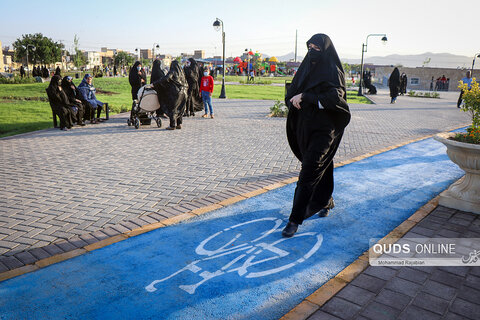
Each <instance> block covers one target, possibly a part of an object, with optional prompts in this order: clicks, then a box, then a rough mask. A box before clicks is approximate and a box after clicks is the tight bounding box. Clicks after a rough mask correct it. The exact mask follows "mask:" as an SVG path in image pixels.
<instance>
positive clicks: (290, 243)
mask: <svg viewBox="0 0 480 320" xmlns="http://www.w3.org/2000/svg"><path fill="white" fill-rule="evenodd" d="M439 173H441V174H439ZM462 175H463V171H462V170H460V169H459V168H458V167H457V166H456V165H455V164H454V163H453V162H451V161H450V160H449V159H448V156H447V155H446V154H445V148H444V146H443V145H441V144H440V143H438V142H437V141H434V140H433V139H432V138H430V139H424V140H421V141H418V142H415V143H411V144H407V145H405V146H403V147H400V148H396V149H393V150H390V151H388V152H384V153H380V154H377V155H374V156H372V157H368V158H365V159H363V160H361V161H357V162H354V163H350V164H347V165H344V166H340V167H337V168H336V169H335V176H336V179H337V184H336V190H335V193H334V197H335V199H336V200H337V206H336V207H335V208H334V209H333V210H332V212H331V214H330V215H329V216H328V217H327V218H318V217H312V218H311V219H308V220H307V221H305V223H304V224H302V226H301V227H300V228H299V232H298V233H297V234H296V235H295V236H294V237H292V238H282V237H281V230H282V228H283V227H284V226H285V224H286V222H287V220H288V216H289V212H290V209H291V205H292V197H293V193H294V189H295V184H294V183H290V184H287V185H283V186H281V187H279V188H277V189H275V190H272V191H269V192H264V193H263V194H260V195H258V196H255V197H252V198H249V199H246V200H244V201H241V202H238V203H236V204H234V205H229V206H225V207H223V208H219V209H218V210H215V211H212V212H209V213H206V214H202V215H200V216H197V217H192V219H189V220H187V221H184V222H183V223H179V224H176V225H173V226H170V227H167V228H159V229H157V230H154V231H152V232H149V233H147V234H144V235H142V236H138V237H130V238H123V241H121V242H118V243H115V244H112V245H110V246H108V247H106V248H103V249H99V250H93V251H92V250H89V249H88V248H85V250H83V251H82V253H83V254H82V255H80V256H78V257H77V258H75V259H70V260H68V261H64V262H62V263H58V264H54V265H51V266H48V267H46V268H42V269H41V270H37V271H35V272H32V273H28V274H25V275H23V276H19V277H16V278H14V279H10V280H7V281H5V282H1V283H0V295H1V296H3V297H4V299H0V310H3V312H2V311H0V318H2V319H3V318H5V319H19V318H20V319H21V318H24V317H25V315H29V316H30V317H33V318H44V319H55V318H75V319H76V318H89V319H95V318H100V317H101V318H111V319H117V318H122V317H128V318H131V317H135V318H138V319H154V318H162V319H272V320H273V319H278V318H279V317H281V316H282V315H283V314H285V313H286V312H287V311H288V310H289V309H291V308H292V307H294V306H295V305H296V304H297V303H298V302H299V301H301V300H302V299H303V298H304V297H306V296H307V295H309V294H310V293H311V292H312V291H314V290H316V289H317V288H318V287H319V286H321V285H322V284H324V283H326V282H327V281H329V280H330V279H331V278H332V277H333V276H335V275H337V274H338V273H339V272H340V271H342V269H344V268H345V267H346V266H347V265H349V264H350V263H351V261H352V260H355V258H356V257H358V256H359V255H362V253H363V252H364V251H365V250H367V249H368V247H369V240H370V239H371V238H381V237H383V236H384V235H385V234H387V233H389V232H390V231H391V230H392V229H394V228H396V227H397V226H398V225H399V224H401V223H402V222H403V221H404V220H405V219H407V218H408V217H409V216H410V215H411V214H412V213H413V212H415V211H416V210H417V209H418V208H419V207H420V206H422V205H423V204H424V203H425V202H427V201H429V200H430V199H431V198H433V197H434V196H435V195H437V194H438V193H439V192H441V191H442V190H443V189H445V188H446V187H447V186H448V185H450V184H451V183H452V182H453V181H456V180H457V179H458V178H460V177H461V176H462ZM460 218H461V216H458V215H457V217H456V219H457V220H459V219H460ZM465 222H471V220H468V221H465ZM451 223H454V220H453V219H452V221H451ZM458 223H460V221H457V224H458ZM402 224H403V223H402ZM462 225H465V223H463V224H462ZM417 232H422V229H421V228H419V230H417ZM422 234H426V233H425V231H423V233H422ZM444 235H445V234H444ZM417 237H418V236H417ZM36 265H37V266H40V267H41V266H42V264H40V263H39V264H36ZM435 279H437V278H435ZM357 281H359V280H355V281H354V282H353V283H355V284H356V285H357V286H360V285H361V284H362V283H365V285H366V286H367V287H366V288H367V289H371V288H372V287H370V286H373V284H372V281H370V280H369V279H366V280H364V281H363V282H361V284H357ZM368 285H370V286H368ZM375 288H376V287H375ZM389 288H390V287H389ZM394 288H396V287H394ZM371 290H372V289H371ZM399 290H400V289H399ZM159 301H161V303H158V302H159ZM332 301H336V300H332ZM331 309H332V310H333V311H334V312H346V310H345V308H344V306H343V305H338V306H337V305H333V306H331ZM380 319H381V318H380Z"/></svg>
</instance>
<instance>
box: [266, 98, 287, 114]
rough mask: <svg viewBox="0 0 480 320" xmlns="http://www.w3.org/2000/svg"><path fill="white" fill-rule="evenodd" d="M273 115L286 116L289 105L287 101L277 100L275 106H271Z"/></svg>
mask: <svg viewBox="0 0 480 320" xmlns="http://www.w3.org/2000/svg"><path fill="white" fill-rule="evenodd" d="M270 112H271V116H272V117H286V116H287V115H288V107H287V106H286V105H285V103H283V102H281V101H280V100H277V101H276V102H275V104H274V105H273V107H271V108H270Z"/></svg>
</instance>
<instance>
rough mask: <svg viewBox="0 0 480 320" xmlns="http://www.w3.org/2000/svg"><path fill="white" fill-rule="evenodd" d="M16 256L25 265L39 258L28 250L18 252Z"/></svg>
mask: <svg viewBox="0 0 480 320" xmlns="http://www.w3.org/2000/svg"><path fill="white" fill-rule="evenodd" d="M15 258H17V259H18V260H20V261H21V262H22V263H23V264H25V265H27V264H31V263H34V262H35V261H37V258H35V257H34V256H33V255H32V254H31V253H29V252H27V251H24V252H20V253H17V254H16V255H15Z"/></svg>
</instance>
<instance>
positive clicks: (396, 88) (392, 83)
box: [388, 67, 400, 103]
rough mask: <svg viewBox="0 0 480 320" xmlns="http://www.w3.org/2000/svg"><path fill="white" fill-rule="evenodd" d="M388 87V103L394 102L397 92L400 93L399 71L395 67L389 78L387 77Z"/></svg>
mask: <svg viewBox="0 0 480 320" xmlns="http://www.w3.org/2000/svg"><path fill="white" fill-rule="evenodd" d="M388 87H389V88H390V97H391V98H392V99H391V100H390V103H395V100H397V97H398V94H399V93H400V71H398V68H397V67H395V69H393V71H392V74H391V75H390V78H389V79H388Z"/></svg>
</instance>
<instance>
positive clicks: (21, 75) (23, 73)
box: [20, 66, 25, 78]
mask: <svg viewBox="0 0 480 320" xmlns="http://www.w3.org/2000/svg"><path fill="white" fill-rule="evenodd" d="M20 77H22V78H23V77H25V68H24V67H23V66H20Z"/></svg>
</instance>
